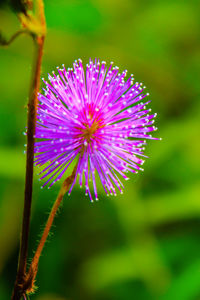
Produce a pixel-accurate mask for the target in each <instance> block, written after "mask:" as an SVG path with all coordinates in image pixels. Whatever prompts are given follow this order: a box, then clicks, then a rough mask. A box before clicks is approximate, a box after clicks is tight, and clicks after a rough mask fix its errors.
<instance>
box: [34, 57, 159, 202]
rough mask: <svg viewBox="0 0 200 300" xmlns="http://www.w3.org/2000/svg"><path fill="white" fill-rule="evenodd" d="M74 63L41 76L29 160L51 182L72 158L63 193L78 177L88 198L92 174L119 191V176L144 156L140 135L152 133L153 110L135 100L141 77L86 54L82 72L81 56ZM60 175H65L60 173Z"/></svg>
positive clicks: (106, 186) (107, 187)
mask: <svg viewBox="0 0 200 300" xmlns="http://www.w3.org/2000/svg"><path fill="white" fill-rule="evenodd" d="M73 67H74V68H69V69H67V70H66V69H65V67H64V65H63V68H62V69H60V68H57V69H58V75H56V74H55V73H54V72H53V75H52V76H51V75H49V77H48V78H49V82H46V81H44V83H45V85H46V89H44V95H43V94H39V96H38V97H39V101H40V104H39V106H38V121H37V126H36V138H37V139H40V141H37V142H36V144H35V163H36V165H40V166H41V165H44V164H46V163H47V164H48V165H47V166H45V168H44V169H43V170H42V172H41V174H43V175H42V177H41V178H40V179H43V178H47V179H46V182H45V183H44V185H43V186H45V185H46V184H49V183H50V184H49V187H50V186H52V185H53V184H54V183H55V182H56V181H57V180H60V179H61V177H62V176H63V175H64V174H65V173H66V171H67V169H68V167H69V166H70V165H71V163H72V162H73V161H74V160H75V161H76V162H77V170H76V176H75V179H74V182H73V184H72V186H71V188H70V190H69V194H70V193H71V190H72V188H73V186H74V184H75V182H76V181H77V180H78V181H79V184H80V186H82V185H83V184H84V185H85V189H86V194H89V197H90V199H91V201H92V194H91V192H90V188H89V181H90V179H91V180H92V183H93V188H94V195H95V198H96V200H97V199H98V196H97V187H96V177H95V176H96V175H97V174H98V176H99V178H100V181H101V183H102V185H103V188H104V190H105V192H106V194H107V195H109V194H114V195H116V187H117V188H118V189H119V190H120V192H121V193H122V189H123V188H124V186H123V183H122V181H121V179H122V178H124V179H125V180H127V179H128V177H127V175H126V173H127V172H128V171H130V172H132V173H137V171H138V170H142V168H141V167H140V166H141V165H142V164H143V163H144V160H143V158H144V157H146V156H144V154H143V150H144V145H145V144H146V142H145V140H146V139H156V138H153V137H152V136H151V135H149V132H151V131H154V130H155V129H156V128H155V127H154V126H152V124H153V123H154V120H153V119H154V117H155V116H156V114H149V112H150V111H151V110H150V109H146V105H147V104H148V103H149V102H150V101H147V102H145V103H143V102H141V101H142V100H143V99H144V98H145V97H146V96H147V95H148V94H143V91H144V88H145V87H142V84H141V83H137V82H136V83H134V78H133V75H131V76H130V77H129V78H128V79H127V80H126V81H125V77H126V74H127V71H126V70H125V71H123V72H122V73H119V70H118V67H113V63H111V64H110V66H109V67H106V63H105V62H102V63H100V62H99V60H96V59H95V61H94V62H93V61H92V60H90V62H89V64H88V65H87V66H86V72H84V69H83V65H82V61H81V60H80V59H79V60H78V61H75V63H74V64H73ZM65 176H66V175H65Z"/></svg>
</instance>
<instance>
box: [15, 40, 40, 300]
mask: <svg viewBox="0 0 200 300" xmlns="http://www.w3.org/2000/svg"><path fill="white" fill-rule="evenodd" d="M35 40H36V52H35V57H34V63H33V72H32V74H33V78H32V80H31V86H30V94H29V102H28V120H27V155H26V178H25V193H24V211H23V222H22V233H21V242H20V252H19V260H18V271H17V278H16V282H15V287H14V291H13V295H12V300H19V299H20V298H21V296H22V295H23V283H24V277H25V274H26V263H27V254H28V235H29V227H30V215H31V203H32V186H33V160H34V142H35V139H34V135H35V123H36V113H37V103H38V99H37V94H38V91H39V85H40V72H41V63H42V54H43V46H44V36H42V37H37V38H36V39H35Z"/></svg>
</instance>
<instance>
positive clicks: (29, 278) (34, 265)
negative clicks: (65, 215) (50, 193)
mask: <svg viewBox="0 0 200 300" xmlns="http://www.w3.org/2000/svg"><path fill="white" fill-rule="evenodd" d="M76 169H77V165H76V166H75V167H74V169H73V172H72V174H71V176H69V177H67V178H66V179H65V181H64V182H63V184H62V186H61V189H60V191H59V193H58V196H57V198H56V201H55V202H54V204H53V207H52V209H51V212H50V214H49V217H48V220H47V223H46V225H45V228H44V231H43V234H42V237H41V239H40V242H39V244H38V247H37V250H36V252H35V255H34V257H33V259H32V262H31V265H30V268H29V271H28V273H27V275H26V279H25V286H26V292H27V293H32V292H34V282H35V277H36V275H37V270H38V263H39V258H40V256H41V253H42V250H43V248H44V245H45V242H46V240H47V237H48V235H49V232H50V229H51V226H52V223H53V221H54V218H55V215H56V213H57V211H58V208H59V207H60V204H61V202H62V200H63V196H64V195H65V193H66V192H67V191H68V190H69V188H70V186H71V184H72V183H73V181H74V178H75V175H76Z"/></svg>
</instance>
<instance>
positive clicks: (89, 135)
mask: <svg viewBox="0 0 200 300" xmlns="http://www.w3.org/2000/svg"><path fill="white" fill-rule="evenodd" d="M98 128H100V126H99V124H98V122H93V123H92V124H91V126H90V127H89V125H88V124H86V125H85V129H82V132H83V133H82V135H81V136H82V137H83V138H84V140H85V141H87V143H90V142H91V139H93V138H94V133H95V132H96V130H97V129H98Z"/></svg>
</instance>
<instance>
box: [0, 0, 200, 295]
mask: <svg viewBox="0 0 200 300" xmlns="http://www.w3.org/2000/svg"><path fill="white" fill-rule="evenodd" d="M45 11H46V19H47V26H48V31H47V37H46V41H45V50H44V57H43V67H42V76H44V77H47V73H48V72H51V71H52V70H55V69H56V66H60V65H61V64H63V63H65V65H66V66H67V67H68V66H69V67H71V66H72V63H73V61H74V60H75V59H78V58H82V60H83V63H84V64H86V63H87V62H88V60H89V58H90V57H91V58H95V57H97V58H100V59H101V60H105V61H107V62H108V63H109V62H110V61H114V62H115V64H116V65H117V66H119V68H120V70H123V69H128V71H129V74H130V73H133V74H134V75H135V78H136V80H137V81H142V82H143V83H144V84H145V85H146V86H147V92H149V93H150V97H151V98H150V99H151V100H152V103H151V107H152V110H153V112H157V113H158V117H157V119H156V126H157V127H159V130H158V131H157V132H155V134H154V135H155V136H156V137H162V138H163V140H162V141H150V142H149V143H148V146H147V148H146V154H147V155H148V156H149V159H148V160H146V163H145V165H144V169H145V170H144V172H142V173H140V174H138V175H135V176H134V175H131V180H129V181H128V182H125V191H124V194H123V195H118V196H117V197H109V198H107V197H105V195H104V193H103V191H102V188H101V186H99V191H100V192H99V193H100V195H99V198H100V201H99V202H95V203H90V201H89V198H87V197H85V196H84V191H83V190H80V189H79V187H78V186H76V187H75V189H74V191H73V193H72V195H71V196H70V197H68V196H66V197H65V199H64V203H63V206H62V209H61V210H60V213H59V216H58V217H57V218H56V221H55V223H54V227H53V229H52V235H51V236H50V238H49V240H48V241H49V242H48V243H47V245H46V247H45V251H44V253H43V255H42V257H41V260H40V264H39V271H38V276H37V282H36V285H37V286H38V287H39V289H38V291H37V293H36V294H35V295H33V296H32V297H31V299H33V300H56V299H57V300H64V299H65V300H69V299H71V300H131V299H137V300H140V299H141V300H143V299H144V300H149V299H159V300H198V299H200V184H199V183H200V180H199V179H200V176H199V175H200V168H199V167H200V139H199V133H200V126H199V120H200V110H199V108H200V101H199V100H200V13H199V12H200V2H199V1H197V0H191V1H186V0H175V1H171V0H170V1H162V0H153V1H145V0H143V1H139V0H137V1H136V0H135V1H131V0H96V1H95V0H79V1H78V0H74V1H72V0H69V1H66V0H56V1H55V0H48V1H47V0H46V1H45ZM0 29H1V32H2V33H4V35H6V36H7V37H9V36H11V35H12V34H13V33H14V32H15V31H16V30H18V29H19V22H18V20H17V18H16V16H15V15H14V13H12V12H11V11H9V10H8V9H5V8H2V9H1V10H0ZM32 56H33V43H32V40H31V38H30V37H28V36H25V35H24V36H21V37H19V38H18V39H17V40H16V41H15V42H13V44H12V45H11V46H9V47H8V48H1V49H0V144H1V147H0V299H1V300H4V299H5V300H6V299H9V298H10V294H11V290H12V287H13V283H14V280H15V275H16V268H17V257H18V247H19V234H20V224H21V217H22V206H23V190H24V167H25V155H24V153H23V152H24V144H25V143H26V141H25V137H24V135H23V131H24V128H25V126H26V103H27V97H28V90H29V82H30V76H31V64H32ZM37 171H38V170H36V171H35V178H34V192H33V210H32V220H31V232H30V245H29V246H30V247H29V249H30V250H29V257H30V258H31V257H32V256H33V249H35V248H36V242H35V241H36V240H37V241H38V239H39V236H40V233H41V231H42V228H43V226H44V223H45V220H46V218H47V213H48V212H49V211H50V208H51V205H52V203H53V201H54V200H55V198H56V195H57V192H58V190H59V185H55V186H54V187H53V188H51V189H50V190H48V189H43V190H41V189H40V183H39V181H38V176H37V174H36V173H37Z"/></svg>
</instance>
